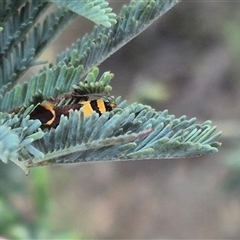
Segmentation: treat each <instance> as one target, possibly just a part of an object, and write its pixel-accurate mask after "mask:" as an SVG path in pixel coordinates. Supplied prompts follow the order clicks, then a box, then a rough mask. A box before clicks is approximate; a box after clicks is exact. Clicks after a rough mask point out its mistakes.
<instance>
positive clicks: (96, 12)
mask: <svg viewBox="0 0 240 240" xmlns="http://www.w3.org/2000/svg"><path fill="white" fill-rule="evenodd" d="M51 1H52V2H55V3H56V4H59V5H62V6H65V7H67V8H68V9H69V10H71V11H73V12H75V13H77V14H79V15H81V16H83V17H85V18H87V19H89V20H91V21H93V22H95V23H96V24H99V25H102V26H104V27H111V25H112V24H115V23H116V19H115V18H116V14H115V13H112V9H111V8H110V7H108V5H109V4H108V2H106V1H105V0H92V1H89V0H82V1H72V0H62V1H59V0H51Z"/></svg>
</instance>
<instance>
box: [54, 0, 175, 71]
mask: <svg viewBox="0 0 240 240" xmlns="http://www.w3.org/2000/svg"><path fill="white" fill-rule="evenodd" d="M177 2H178V0H165V1H163V0H151V1H145V0H138V1H136V0H132V1H131V2H130V4H129V5H128V6H123V8H122V10H121V12H120V14H119V15H118V17H117V24H115V25H112V26H111V27H110V28H103V27H101V26H95V28H94V30H93V32H92V33H91V34H90V35H88V34H86V35H85V36H84V37H83V38H82V40H79V41H77V43H75V44H73V45H72V46H71V48H70V49H67V50H66V51H65V52H63V53H62V54H60V55H59V56H58V58H57V62H60V61H63V60H64V61H65V62H66V63H70V64H71V65H74V66H78V65H79V64H81V65H83V66H84V69H85V71H84V74H86V73H87V72H89V70H90V69H91V68H92V67H93V66H98V65H99V64H100V63H101V62H103V61H104V60H105V59H106V58H108V57H109V56H110V55H112V54H113V53H114V52H116V51H117V50H118V49H119V48H121V47H122V46H123V45H124V44H126V43H127V42H129V41H130V40H132V39H133V38H134V37H135V36H136V35H138V34H139V33H140V32H142V31H143V30H145V29H146V28H147V27H148V26H149V25H150V24H152V23H153V21H155V20H156V19H157V18H159V17H160V16H162V15H163V14H164V13H165V12H166V11H167V10H169V9H170V8H171V7H172V6H173V5H175V4H176V3H177Z"/></svg>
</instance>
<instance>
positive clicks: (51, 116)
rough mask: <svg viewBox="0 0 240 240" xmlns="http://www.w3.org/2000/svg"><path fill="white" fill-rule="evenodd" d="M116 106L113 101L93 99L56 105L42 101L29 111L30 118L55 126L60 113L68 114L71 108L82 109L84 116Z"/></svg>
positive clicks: (45, 124)
mask: <svg viewBox="0 0 240 240" xmlns="http://www.w3.org/2000/svg"><path fill="white" fill-rule="evenodd" d="M114 108H116V102H115V101H109V100H107V99H106V100H103V99H95V100H89V101H80V102H78V103H74V104H70V105H65V106H56V105H54V104H53V103H52V102H50V101H43V102H42V103H41V104H39V105H37V106H36V108H35V109H34V110H33V111H32V112H31V113H30V119H33V120H35V119H38V120H40V122H41V123H42V125H43V126H48V127H53V128H55V127H57V126H58V124H59V121H60V117H61V115H65V116H68V115H69V112H70V111H71V110H80V109H81V110H82V111H83V114H84V118H86V117H88V116H90V115H91V114H93V112H94V111H95V112H97V113H98V114H99V115H101V114H103V113H105V112H110V111H112V110H113V109H114Z"/></svg>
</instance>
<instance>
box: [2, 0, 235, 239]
mask: <svg viewBox="0 0 240 240" xmlns="http://www.w3.org/2000/svg"><path fill="white" fill-rule="evenodd" d="M127 3H128V1H110V6H111V7H112V8H113V9H114V11H115V12H116V13H117V12H118V11H119V9H120V7H121V6H122V5H123V4H127ZM239 22H240V2H239V1H189V0H188V1H184V0H183V1H182V2H181V3H179V4H178V5H176V6H175V7H173V8H172V9H171V10H170V11H169V12H167V13H166V14H165V15H164V16H163V17H162V18H160V19H159V20H157V21H156V22H155V23H154V24H152V25H151V26H150V27H149V28H148V29H147V30H145V31H144V32H143V33H142V34H140V35H139V36H138V37H136V38H135V39H134V40H132V41H131V42H130V43H128V44H127V45H125V46H124V47H123V48H122V49H121V50H119V51H118V52H117V53H115V54H114V55H112V56H111V57H110V58H109V59H107V60H106V61H105V62H104V63H102V64H101V65H100V66H99V67H100V71H101V72H104V71H109V70H110V71H112V72H113V73H114V74H115V77H114V79H113V80H112V82H111V85H112V86H113V95H115V96H122V97H123V99H127V100H128V102H129V103H131V102H134V101H137V102H141V103H145V104H149V105H151V106H152V107H154V108H156V109H157V110H159V111H161V110H163V109H168V110H169V113H170V114H174V115H176V117H180V116H182V115H187V117H188V118H192V117H196V118H197V121H198V122H203V121H205V120H208V119H210V120H212V121H213V125H217V126H218V130H219V131H220V130H222V131H223V135H222V137H221V139H220V141H221V142H222V143H223V144H222V146H221V147H220V149H219V153H216V154H212V155H208V156H203V157H200V158H188V159H165V160H148V161H132V162H114V163H107V162H105V163H85V164H76V165H70V166H59V167H48V168H39V169H31V172H30V175H29V176H25V174H24V173H23V172H22V171H21V170H20V169H19V168H18V167H16V166H15V165H13V164H12V165H11V164H9V165H4V164H2V163H1V167H0V177H1V181H0V212H1V217H0V236H2V237H8V238H14V239H23V238H25V239H30V238H42V239H43V238H48V239H51V238H52V239H56V238H58V239H59V238H63V239H140V238H141V239H153V238H155V239H156V238H157V239H167V238H171V239H176V238H178V239H179V238H182V239H190V238H195V239H196V238H199V239H200V238H201V239H206V238H207V239H213V238H216V239H217V238H219V239H220V238H221V239H230V238H235V239H238V238H240V150H239V146H240V130H239V129H240V128H239V126H240V104H239V103H240V79H239V78H240V24H239ZM92 27H93V24H92V23H91V22H89V21H87V20H85V19H83V18H80V17H79V18H78V19H76V20H75V21H74V22H73V24H72V25H71V26H69V27H68V29H66V31H65V32H64V33H63V34H62V35H61V36H60V37H59V39H58V40H57V41H55V42H54V43H53V44H52V45H51V46H50V47H49V48H48V49H47V50H46V52H45V53H44V55H42V56H41V59H44V60H46V59H49V60H50V61H51V58H52V60H53V59H54V56H55V55H56V54H57V53H60V52H61V51H63V50H64V49H65V48H66V47H69V46H70V45H71V44H72V43H73V42H75V40H76V39H77V38H81V37H82V36H83V35H84V34H85V33H86V32H90V31H91V29H92ZM31 71H36V69H35V68H32V69H31ZM29 74H30V75H31V74H32V73H31V72H30V73H29ZM25 78H26V79H28V76H27V75H26V76H25Z"/></svg>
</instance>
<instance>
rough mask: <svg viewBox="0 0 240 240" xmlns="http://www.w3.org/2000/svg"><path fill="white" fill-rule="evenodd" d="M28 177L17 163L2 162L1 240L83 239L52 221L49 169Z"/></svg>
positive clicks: (34, 172) (0, 175) (36, 171)
mask: <svg viewBox="0 0 240 240" xmlns="http://www.w3.org/2000/svg"><path fill="white" fill-rule="evenodd" d="M12 174H13V175H12ZM10 176H15V178H12V177H11V178H10ZM27 178H28V179H27V180H26V176H24V175H23V174H21V175H20V173H19V171H18V170H17V169H16V168H15V167H14V165H13V164H9V165H4V164H3V163H0V213H1V217H0V239H1V237H4V238H7V239H16V240H18V239H19V240H20V239H81V236H79V233H76V232H74V231H70V230H67V229H61V228H60V227H56V226H55V225H54V223H53V222H52V221H51V209H53V207H54V206H53V202H52V196H51V193H50V190H49V184H50V179H49V170H48V169H47V168H39V169H34V170H33V171H32V172H31V175H29V176H27ZM27 182H28V183H30V184H27ZM10 187H11V191H9V188H10Z"/></svg>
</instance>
